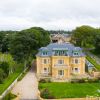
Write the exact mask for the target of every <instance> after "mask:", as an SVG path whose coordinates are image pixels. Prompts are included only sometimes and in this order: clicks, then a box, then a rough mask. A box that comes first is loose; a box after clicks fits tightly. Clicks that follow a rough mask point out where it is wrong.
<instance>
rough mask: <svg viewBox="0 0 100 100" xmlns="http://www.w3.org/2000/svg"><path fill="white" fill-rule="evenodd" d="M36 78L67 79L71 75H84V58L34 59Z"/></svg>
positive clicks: (54, 57)
mask: <svg viewBox="0 0 100 100" xmlns="http://www.w3.org/2000/svg"><path fill="white" fill-rule="evenodd" d="M36 62H37V76H38V77H39V76H44V77H51V78H57V79H69V78H70V76H71V75H72V74H77V75H83V74H85V56H75V57H71V56H50V57H40V56H37V57H36Z"/></svg>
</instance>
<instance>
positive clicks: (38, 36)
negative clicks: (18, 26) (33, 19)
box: [10, 27, 50, 62]
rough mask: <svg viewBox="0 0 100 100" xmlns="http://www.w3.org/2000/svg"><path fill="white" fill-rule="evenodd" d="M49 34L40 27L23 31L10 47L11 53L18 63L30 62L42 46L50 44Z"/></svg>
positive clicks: (17, 35) (16, 36)
mask: <svg viewBox="0 0 100 100" xmlns="http://www.w3.org/2000/svg"><path fill="white" fill-rule="evenodd" d="M49 41H50V39H49V35H48V32H47V31H45V30H44V29H42V28H39V27H33V28H30V29H27V30H23V31H21V32H19V33H17V34H16V35H15V38H13V40H12V43H11V45H10V52H11V54H12V55H13V57H14V59H15V60H16V61H22V62H24V61H25V60H27V61H28V59H29V57H32V55H33V56H35V54H36V53H37V50H38V49H39V48H40V47H41V46H45V45H47V44H48V43H49Z"/></svg>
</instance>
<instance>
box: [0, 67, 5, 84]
mask: <svg viewBox="0 0 100 100" xmlns="http://www.w3.org/2000/svg"><path fill="white" fill-rule="evenodd" d="M4 77H5V73H4V71H3V69H1V68H0V83H2V82H3V80H4Z"/></svg>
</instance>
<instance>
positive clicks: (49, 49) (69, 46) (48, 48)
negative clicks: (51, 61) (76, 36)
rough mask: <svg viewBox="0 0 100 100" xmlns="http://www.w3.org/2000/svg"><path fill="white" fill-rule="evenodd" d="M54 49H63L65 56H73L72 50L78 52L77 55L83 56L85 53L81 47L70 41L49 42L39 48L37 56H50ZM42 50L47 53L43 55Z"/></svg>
mask: <svg viewBox="0 0 100 100" xmlns="http://www.w3.org/2000/svg"><path fill="white" fill-rule="evenodd" d="M55 50H64V51H67V55H66V56H75V55H73V52H78V55H77V56H85V54H84V53H83V52H82V48H80V47H75V46H74V45H73V44H71V43H50V44H49V45H47V46H46V47H41V48H40V49H39V52H38V54H37V56H52V55H54V51H55ZM43 51H47V52H48V54H47V55H43V54H42V53H43Z"/></svg>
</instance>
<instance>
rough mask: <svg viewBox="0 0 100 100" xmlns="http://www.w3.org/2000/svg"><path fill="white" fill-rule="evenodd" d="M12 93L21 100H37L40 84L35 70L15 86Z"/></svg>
mask: <svg viewBox="0 0 100 100" xmlns="http://www.w3.org/2000/svg"><path fill="white" fill-rule="evenodd" d="M11 92H12V93H13V94H15V95H19V96H18V97H19V100H20V99H21V100H37V94H38V82H37V79H36V76H35V72H34V71H33V69H31V70H30V71H29V72H28V73H27V74H26V75H25V77H24V78H23V79H22V80H21V81H19V82H18V83H17V84H16V85H15V87H14V88H13V90H12V91H11Z"/></svg>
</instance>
